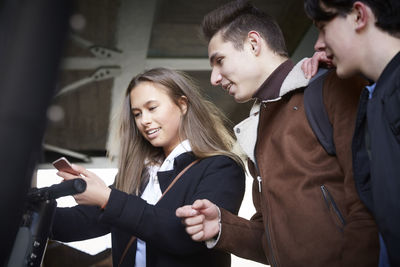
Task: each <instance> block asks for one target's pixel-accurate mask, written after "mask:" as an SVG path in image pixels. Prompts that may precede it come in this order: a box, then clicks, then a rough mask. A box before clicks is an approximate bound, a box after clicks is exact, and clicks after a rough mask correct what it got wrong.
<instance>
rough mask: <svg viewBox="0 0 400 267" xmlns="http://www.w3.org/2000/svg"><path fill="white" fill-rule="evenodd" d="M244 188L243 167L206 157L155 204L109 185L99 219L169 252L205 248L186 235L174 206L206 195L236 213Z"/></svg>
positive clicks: (216, 157)
mask: <svg viewBox="0 0 400 267" xmlns="http://www.w3.org/2000/svg"><path fill="white" fill-rule="evenodd" d="M244 189H245V175H244V171H243V169H242V168H241V167H240V166H239V165H238V164H237V163H236V162H234V161H233V160H232V159H230V158H228V157H226V156H215V157H210V158H206V159H203V160H202V161H200V162H199V163H197V164H196V165H194V166H193V167H191V168H190V169H189V170H188V171H187V172H186V173H185V174H184V175H183V176H182V177H181V179H180V180H179V181H178V182H177V183H176V184H175V185H174V186H173V187H172V188H171V190H170V191H168V193H167V194H166V195H165V197H164V198H163V199H162V200H160V201H159V202H158V203H157V204H156V205H155V206H153V205H149V204H147V203H146V202H145V201H144V200H142V199H141V198H140V197H137V196H133V195H129V194H126V193H123V192H121V191H118V190H115V189H113V190H112V192H111V195H110V198H109V202H108V204H107V207H106V209H105V210H104V213H103V214H102V216H101V222H103V223H105V224H109V225H112V226H113V227H117V228H119V229H120V230H122V231H125V232H127V233H129V234H132V235H134V236H136V237H138V238H140V239H142V240H144V241H145V242H146V243H147V245H148V246H149V245H150V246H153V247H156V248H157V249H160V250H165V251H167V252H169V253H172V254H190V253H195V252H197V251H199V250H206V249H207V248H206V247H205V245H204V244H202V243H197V242H194V241H193V240H191V239H190V237H189V235H188V234H187V233H186V232H185V229H184V226H183V225H182V223H181V221H180V219H179V218H177V217H176V216H175V210H176V208H178V207H180V206H182V205H188V204H192V203H193V202H194V201H195V200H197V199H204V198H206V199H209V200H210V201H212V202H214V203H215V204H216V205H218V206H219V207H223V208H225V209H227V210H229V211H231V212H233V213H237V212H238V210H239V208H240V204H241V202H242V199H243V195H244Z"/></svg>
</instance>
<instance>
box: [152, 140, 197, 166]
mask: <svg viewBox="0 0 400 267" xmlns="http://www.w3.org/2000/svg"><path fill="white" fill-rule="evenodd" d="M190 151H192V147H191V146H190V143H189V140H187V139H186V140H184V141H183V142H182V143H180V144H179V145H177V146H176V147H175V148H174V150H172V152H171V153H169V155H168V157H167V158H166V159H165V160H164V162H163V164H162V165H161V167H160V169H159V170H158V171H170V170H172V169H173V168H174V160H175V158H176V157H178V156H180V155H181V154H183V153H186V152H190Z"/></svg>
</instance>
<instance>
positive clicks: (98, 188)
mask: <svg viewBox="0 0 400 267" xmlns="http://www.w3.org/2000/svg"><path fill="white" fill-rule="evenodd" d="M72 168H73V169H74V170H76V171H78V172H79V173H80V177H77V176H76V175H73V174H70V173H67V172H62V171H59V172H57V175H58V176H60V177H62V178H63V179H64V180H71V179H75V178H82V179H83V180H84V181H85V182H86V190H85V191H84V192H83V193H81V194H78V195H74V196H73V197H74V198H75V201H76V202H77V203H78V204H83V205H95V206H99V207H103V206H105V205H106V204H107V202H108V198H109V197H110V193H111V189H110V188H109V187H108V186H107V185H106V184H105V183H104V181H103V180H102V179H101V178H100V177H98V176H97V175H96V174H94V173H93V172H91V171H88V170H86V169H85V168H84V167H82V166H79V165H76V164H72Z"/></svg>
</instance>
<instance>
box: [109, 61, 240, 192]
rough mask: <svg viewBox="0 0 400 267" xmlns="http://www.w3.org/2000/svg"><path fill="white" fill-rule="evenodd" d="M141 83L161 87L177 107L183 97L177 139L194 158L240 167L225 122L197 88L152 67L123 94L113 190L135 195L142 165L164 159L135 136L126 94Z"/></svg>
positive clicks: (179, 76)
mask: <svg viewBox="0 0 400 267" xmlns="http://www.w3.org/2000/svg"><path fill="white" fill-rule="evenodd" d="M141 82H153V83H157V84H161V85H163V88H165V90H166V91H167V94H168V95H169V96H170V98H171V99H172V101H173V102H174V103H175V104H177V105H178V100H179V99H181V97H182V96H185V97H186V98H187V112H186V113H185V114H184V115H183V116H182V119H181V124H180V129H179V138H180V139H181V141H183V140H185V139H188V140H189V142H190V145H191V147H192V151H193V154H194V155H195V156H196V157H197V158H200V159H201V158H206V157H210V156H215V155H226V156H228V157H230V158H232V159H234V160H235V161H236V162H237V163H238V164H240V165H241V166H242V167H243V162H242V161H241V159H240V157H239V156H238V155H237V154H235V153H233V152H232V149H233V146H234V143H235V139H234V138H233V133H232V132H231V131H229V130H228V129H227V127H226V126H225V123H228V120H227V119H226V117H225V116H224V115H223V114H222V112H221V111H220V110H219V109H218V108H217V107H216V106H215V105H214V104H213V103H211V102H210V101H208V100H205V99H204V98H203V97H202V96H201V94H200V92H199V88H198V87H197V86H196V85H195V83H194V82H193V80H192V79H191V78H190V77H189V76H187V75H186V74H185V73H183V72H179V71H175V70H170V69H166V68H155V69H151V70H148V71H145V72H143V73H141V74H139V75H137V76H135V77H134V78H133V79H132V81H131V82H130V84H129V86H128V88H127V90H126V92H125V96H124V101H123V107H122V112H121V115H120V116H121V118H120V127H119V138H120V149H119V172H118V175H117V178H116V183H115V186H116V188H117V189H119V190H122V191H124V192H127V193H133V194H136V195H138V194H139V189H140V186H141V184H142V182H143V180H144V179H145V176H146V166H147V165H148V164H154V163H159V162H161V161H162V160H163V159H164V153H163V150H162V148H159V147H154V146H152V145H151V144H150V143H149V142H148V141H147V140H146V139H145V138H144V137H143V136H142V135H141V134H140V133H139V130H138V128H137V126H136V123H135V119H134V116H133V114H132V111H131V105H130V93H131V91H132V90H133V89H134V88H135V87H136V86H137V85H138V84H139V83H141ZM178 106H179V105H178Z"/></svg>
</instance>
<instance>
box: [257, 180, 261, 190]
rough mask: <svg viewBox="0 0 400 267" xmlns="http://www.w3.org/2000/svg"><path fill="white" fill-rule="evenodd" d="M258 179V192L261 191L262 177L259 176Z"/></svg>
mask: <svg viewBox="0 0 400 267" xmlns="http://www.w3.org/2000/svg"><path fill="white" fill-rule="evenodd" d="M257 181H258V192H260V193H261V177H260V176H257Z"/></svg>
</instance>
